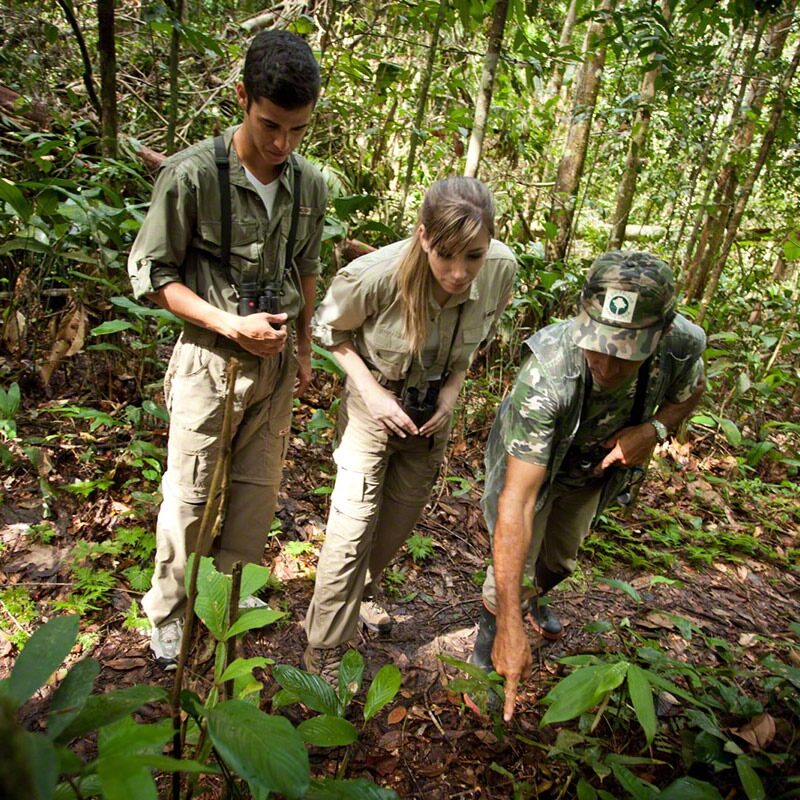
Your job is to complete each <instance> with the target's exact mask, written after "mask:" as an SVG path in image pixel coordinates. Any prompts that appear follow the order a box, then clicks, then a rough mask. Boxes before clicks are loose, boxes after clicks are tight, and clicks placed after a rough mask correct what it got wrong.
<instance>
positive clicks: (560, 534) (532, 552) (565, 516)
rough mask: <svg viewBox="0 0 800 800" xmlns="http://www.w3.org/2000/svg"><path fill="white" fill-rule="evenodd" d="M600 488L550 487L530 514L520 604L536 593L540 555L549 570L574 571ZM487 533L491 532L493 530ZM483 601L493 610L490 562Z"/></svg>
mask: <svg viewBox="0 0 800 800" xmlns="http://www.w3.org/2000/svg"><path fill="white" fill-rule="evenodd" d="M601 492H602V487H600V486H589V487H585V488H580V489H567V488H560V487H557V486H551V487H550V490H549V492H548V495H547V498H546V500H545V502H544V505H543V506H542V508H541V509H539V511H537V512H536V514H535V516H534V518H533V535H532V536H531V543H530V547H529V548H528V555H527V558H526V559H525V566H524V568H523V571H522V581H523V583H522V606H523V608H525V607H526V606H527V604H528V601H529V600H530V599H531V597H533V596H534V595H536V594H537V593H538V590H537V587H536V562H537V561H538V560H539V559H541V561H542V564H543V565H544V567H545V568H546V569H547V571H548V572H550V573H552V574H563V575H564V576H565V577H566V576H567V575H569V574H571V573H572V572H574V570H575V565H576V563H577V562H576V559H577V557H578V549H579V548H580V546H581V542H583V540H584V539H585V538H586V535H587V534H588V533H589V528H590V526H591V524H592V520H593V519H594V515H595V512H596V511H597V503H598V502H599V500H600V493H601ZM490 533H491V534H492V535H493V533H494V532H493V531H492V532H490ZM483 602H484V604H485V605H486V607H487V608H488V609H489V610H490V611H495V610H496V608H497V596H496V585H495V579H494V567H492V566H491V565H490V566H489V568H488V569H487V570H486V580H485V581H484V582H483Z"/></svg>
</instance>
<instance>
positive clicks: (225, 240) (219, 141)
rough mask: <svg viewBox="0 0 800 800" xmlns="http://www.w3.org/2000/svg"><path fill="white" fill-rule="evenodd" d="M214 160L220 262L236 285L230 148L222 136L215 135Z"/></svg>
mask: <svg viewBox="0 0 800 800" xmlns="http://www.w3.org/2000/svg"><path fill="white" fill-rule="evenodd" d="M214 161H215V162H216V165H217V178H218V179H219V219H220V225H221V226H222V231H221V242H220V246H219V262H220V265H221V267H222V269H223V270H225V275H226V276H227V278H228V282H229V283H230V284H231V285H232V286H235V285H236V284H235V282H234V280H233V275H232V274H231V225H232V222H231V163H230V160H229V159H228V148H227V147H225V140H224V139H223V137H222V136H215V137H214Z"/></svg>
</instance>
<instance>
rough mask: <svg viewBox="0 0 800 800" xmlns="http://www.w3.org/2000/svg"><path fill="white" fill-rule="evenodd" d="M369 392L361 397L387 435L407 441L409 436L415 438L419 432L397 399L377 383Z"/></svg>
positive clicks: (365, 392)
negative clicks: (391, 434)
mask: <svg viewBox="0 0 800 800" xmlns="http://www.w3.org/2000/svg"><path fill="white" fill-rule="evenodd" d="M373 383H374V385H373V386H371V387H370V388H369V389H368V390H366V391H362V393H361V396H362V398H363V399H364V404H365V405H366V407H367V411H369V413H370V416H371V417H372V418H373V419H374V420H375V422H377V423H379V424H380V425H382V426H383V428H384V430H385V431H386V432H387V433H393V434H395V435H396V436H400V437H401V438H403V439H405V437H406V436H407V435H408V434H411V435H412V436H415V435H416V434H417V433H419V431H418V430H417V426H416V425H415V424H414V423H413V422H412V421H411V418H410V417H409V416H408V414H406V412H405V411H403V409H402V408H401V406H400V403H399V402H398V400H397V397H395V395H393V394H392V393H391V392H390V391H389V390H388V389H386V388H384V387H383V386H381V385H380V384H379V383H378V382H377V381H373ZM429 421H430V420H429Z"/></svg>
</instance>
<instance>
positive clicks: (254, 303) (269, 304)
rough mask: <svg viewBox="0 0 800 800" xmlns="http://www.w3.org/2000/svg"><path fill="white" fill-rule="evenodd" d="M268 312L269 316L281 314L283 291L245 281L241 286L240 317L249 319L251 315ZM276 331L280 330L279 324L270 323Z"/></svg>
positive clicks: (275, 287)
mask: <svg viewBox="0 0 800 800" xmlns="http://www.w3.org/2000/svg"><path fill="white" fill-rule="evenodd" d="M261 312H266V313H267V314H280V313H281V289H280V287H279V286H274V285H272V284H267V285H266V286H264V285H262V284H260V283H258V282H257V281H244V282H242V283H241V284H239V316H240V317H247V316H249V315H250V314H258V313H261ZM270 325H272V327H273V328H275V330H280V327H281V324H280V323H279V322H270Z"/></svg>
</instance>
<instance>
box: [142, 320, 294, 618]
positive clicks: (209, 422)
mask: <svg viewBox="0 0 800 800" xmlns="http://www.w3.org/2000/svg"><path fill="white" fill-rule="evenodd" d="M191 339H192V340H191V341H188V340H187V338H186V334H182V335H181V338H180V339H179V340H178V343H177V344H176V345H175V350H174V351H173V353H172V358H171V359H170V362H169V367H168V368H167V374H166V376H165V378H164V394H165V397H166V402H167V409H168V410H169V413H170V429H169V441H168V444H167V471H166V472H165V473H164V477H163V480H162V493H163V496H164V500H163V502H162V504H161V509H160V511H159V514H158V523H157V525H156V564H155V573H154V574H153V582H152V587H151V589H150V591H149V592H148V593H147V594H146V595H145V596H144V599H143V600H142V607H143V608H144V611H145V613H146V614H147V616H148V617H149V618H150V621H151V623H152V624H153V625H160V624H162V623H164V622H168V621H170V620H172V619H174V618H176V617H178V616H180V615H182V614H183V611H184V605H185V600H186V591H185V588H184V573H185V569H186V559H187V557H188V555H189V554H190V553H191V552H193V550H194V548H195V544H196V541H197V535H198V533H199V530H200V521H201V519H202V517H203V510H204V508H205V504H206V500H207V499H208V491H209V488H210V483H211V477H212V475H213V473H214V467H215V465H216V463H217V459H218V458H219V455H220V451H221V440H220V433H221V428H222V417H223V413H224V403H225V395H226V391H227V387H226V370H227V364H228V359H229V358H230V357H231V356H235V357H236V358H237V359H238V360H239V363H240V365H241V366H240V370H239V374H238V376H237V378H236V385H235V399H234V418H233V429H232V430H233V438H232V453H231V471H230V472H231V475H230V478H231V483H230V493H229V497H228V507H227V511H226V514H225V517H224V522H223V525H222V529H221V532H220V535H219V536H218V537H217V538H216V540H215V541H214V543H213V546H212V551H211V555H212V556H213V557H214V560H215V563H216V565H217V568H218V569H220V570H222V571H224V572H230V570H231V568H232V567H233V565H234V564H235V563H236V562H237V561H242V562H244V563H249V562H256V563H258V562H260V561H261V557H262V554H263V551H264V544H265V542H266V539H267V534H268V532H269V528H270V525H271V523H272V518H273V516H274V514H275V504H276V502H277V497H278V488H279V486H280V481H281V472H282V469H283V460H284V456H285V454H286V443H287V441H288V434H289V426H290V423H291V413H292V391H293V388H294V381H295V376H296V373H297V360H296V358H295V356H294V352H293V347H292V343H291V341H290V342H288V343H287V346H286V349H285V350H284V352H283V353H281V354H279V355H276V356H272V357H269V358H259V357H258V356H254V355H251V354H249V353H246V352H244V351H243V350H241V349H240V348H238V347H236V346H235V345H233V343H232V342H229V341H228V340H227V339H225V338H224V337H221V336H217V335H216V334H213V333H211V332H208V331H202V332H197V331H194V332H193V333H192V335H191Z"/></svg>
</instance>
